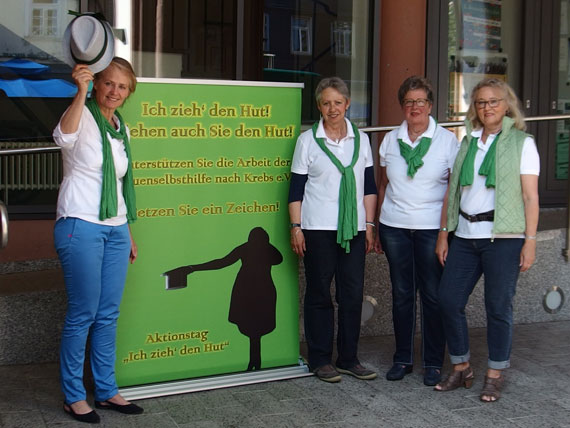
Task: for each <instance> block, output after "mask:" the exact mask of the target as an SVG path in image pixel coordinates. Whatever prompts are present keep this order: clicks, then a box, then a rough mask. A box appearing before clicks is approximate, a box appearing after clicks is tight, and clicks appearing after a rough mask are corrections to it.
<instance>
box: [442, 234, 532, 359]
mask: <svg viewBox="0 0 570 428" xmlns="http://www.w3.org/2000/svg"><path fill="white" fill-rule="evenodd" d="M523 243H524V240H523V239H520V238H507V239H502V238H496V239H495V240H494V241H491V240H490V239H463V238H458V237H455V238H454V239H453V241H452V242H451V246H450V248H449V254H448V256H447V261H446V263H445V269H444V271H443V276H442V278H441V284H440V287H439V302H440V306H441V311H442V316H443V325H444V328H445V337H446V339H447V346H448V349H449V356H450V360H451V363H452V364H460V363H464V362H468V361H469V359H470V352H469V332H468V329H467V319H466V317H465V306H466V305H467V301H468V299H469V296H470V295H471V293H472V292H473V288H474V287H475V284H477V281H478V280H479V278H481V275H482V274H483V275H484V277H485V310H486V312H487V346H488V348H489V356H488V367H489V368H490V369H495V370H501V369H505V368H508V367H509V366H510V354H511V345H512V336H513V298H514V296H515V290H516V285H517V279H518V276H519V271H520V267H519V263H520V253H521V249H522V246H523Z"/></svg>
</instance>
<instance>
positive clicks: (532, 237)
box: [524, 235, 536, 241]
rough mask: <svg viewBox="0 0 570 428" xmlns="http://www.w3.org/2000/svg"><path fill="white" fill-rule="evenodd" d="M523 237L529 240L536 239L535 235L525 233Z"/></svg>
mask: <svg viewBox="0 0 570 428" xmlns="http://www.w3.org/2000/svg"><path fill="white" fill-rule="evenodd" d="M524 239H530V240H531V241H534V240H536V235H525V236H524Z"/></svg>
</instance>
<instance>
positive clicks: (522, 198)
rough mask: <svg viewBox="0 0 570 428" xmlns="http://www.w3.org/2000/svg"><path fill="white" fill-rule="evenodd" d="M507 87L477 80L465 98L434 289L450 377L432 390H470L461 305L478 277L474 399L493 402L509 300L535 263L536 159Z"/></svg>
mask: <svg viewBox="0 0 570 428" xmlns="http://www.w3.org/2000/svg"><path fill="white" fill-rule="evenodd" d="M519 104H520V103H519V101H518V99H517V97H516V95H515V93H514V92H513V90H512V88H511V87H510V86H509V85H507V84H506V83H505V82H503V81H501V80H498V79H485V80H483V81H481V82H480V83H479V84H477V86H475V88H474V89H473V91H472V92H471V104H470V106H469V110H468V111H467V119H466V121H465V126H466V128H467V135H466V136H465V138H463V141H462V142H461V148H460V150H459V153H458V155H457V159H456V161H455V164H454V167H453V174H452V176H451V180H450V186H449V204H448V211H447V228H448V229H449V230H455V239H454V240H453V241H452V243H451V246H450V248H449V254H448V257H447V260H446V262H445V269H444V272H443V276H442V279H441V284H440V289H439V301H440V306H441V310H442V316H443V325H444V328H445V337H446V339H447V345H448V349H449V355H450V360H451V363H452V365H453V371H452V372H451V374H450V375H449V377H448V378H447V379H446V380H445V381H444V382H441V383H439V384H438V385H437V386H436V387H435V389H436V390H437V391H450V390H453V389H456V388H458V387H461V386H464V387H465V388H470V387H471V386H472V384H473V379H474V376H473V370H472V369H471V366H470V363H469V360H470V357H471V355H470V352H469V336H468V330H467V320H466V317H465V306H466V304H467V300H468V299H469V295H470V294H471V293H472V291H473V288H474V287H475V284H476V283H477V281H478V280H479V278H481V275H484V276H485V283H484V284H485V285H484V286H485V289H484V290H485V309H486V312H487V346H488V348H489V355H488V360H487V372H486V375H485V379H484V383H483V389H482V390H481V393H480V396H479V398H480V399H481V401H484V402H493V401H497V400H498V399H499V398H500V396H501V390H502V388H503V384H504V376H503V370H504V369H506V368H508V367H509V365H510V353H511V343H512V334H513V297H514V295H515V289H516V284H517V279H518V276H519V272H520V271H523V272H524V271H526V270H528V269H529V268H530V267H531V265H532V263H533V262H534V259H535V252H536V229H537V224H538V209H539V208H538V174H539V170H540V160H539V156H538V151H537V149H536V145H535V142H534V139H533V137H532V136H531V135H529V134H526V133H525V132H524V130H525V123H524V120H523V116H522V113H521V111H520V109H519Z"/></svg>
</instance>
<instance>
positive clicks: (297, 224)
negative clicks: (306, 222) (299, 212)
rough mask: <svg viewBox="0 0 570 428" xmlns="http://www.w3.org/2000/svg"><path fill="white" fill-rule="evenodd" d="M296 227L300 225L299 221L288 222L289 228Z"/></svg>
mask: <svg viewBox="0 0 570 428" xmlns="http://www.w3.org/2000/svg"><path fill="white" fill-rule="evenodd" d="M296 227H301V225H300V224H299V223H290V224H289V228H290V229H294V228H296Z"/></svg>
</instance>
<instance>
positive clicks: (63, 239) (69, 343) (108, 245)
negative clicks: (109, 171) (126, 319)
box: [54, 217, 131, 404]
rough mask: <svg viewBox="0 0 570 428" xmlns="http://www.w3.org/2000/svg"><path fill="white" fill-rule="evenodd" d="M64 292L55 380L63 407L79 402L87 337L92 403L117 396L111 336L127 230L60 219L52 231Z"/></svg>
mask: <svg viewBox="0 0 570 428" xmlns="http://www.w3.org/2000/svg"><path fill="white" fill-rule="evenodd" d="M54 240H55V247H56V250H57V254H58V256H59V259H60V261H61V265H62V268H63V273H64V277H65V289H66V292H67V312H66V315H65V323H64V326H63V333H62V338H61V349H60V376H61V385H62V389H63V394H64V397H65V403H66V404H72V403H75V402H76V401H81V400H85V398H86V393H85V387H84V385H83V364H84V360H85V348H86V342H87V337H88V335H89V333H91V349H90V360H91V370H92V372H93V380H94V383H95V400H97V401H105V400H107V399H109V398H111V397H113V396H114V395H115V394H117V392H118V388H117V384H116V381H115V351H116V349H115V348H116V346H115V344H116V330H117V319H118V317H119V305H120V303H121V297H122V294H123V289H124V285H125V279H126V275H127V266H128V260H129V253H130V248H131V240H130V234H129V228H128V226H127V224H124V225H122V226H104V225H100V224H96V223H90V222H87V221H84V220H80V219H78V218H73V217H67V218H60V219H59V220H58V221H57V222H56V224H55V229H54Z"/></svg>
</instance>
